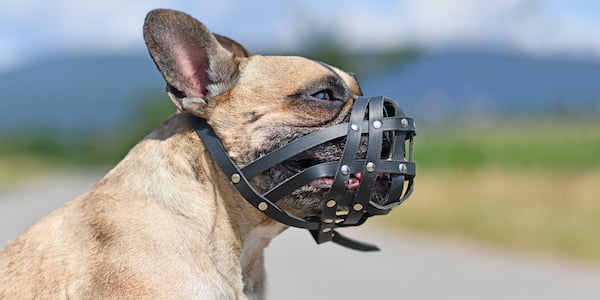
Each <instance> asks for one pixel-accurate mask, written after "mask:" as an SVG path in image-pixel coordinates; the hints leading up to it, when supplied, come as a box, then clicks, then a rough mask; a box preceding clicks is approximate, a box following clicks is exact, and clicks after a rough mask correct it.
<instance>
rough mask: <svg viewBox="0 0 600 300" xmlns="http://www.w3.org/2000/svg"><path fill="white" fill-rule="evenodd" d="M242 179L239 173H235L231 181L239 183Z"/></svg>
mask: <svg viewBox="0 0 600 300" xmlns="http://www.w3.org/2000/svg"><path fill="white" fill-rule="evenodd" d="M241 179H242V177H241V176H240V174H238V173H234V174H233V175H231V182H233V183H238V182H240V180H241Z"/></svg>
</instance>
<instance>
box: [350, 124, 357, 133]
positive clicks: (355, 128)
mask: <svg viewBox="0 0 600 300" xmlns="http://www.w3.org/2000/svg"><path fill="white" fill-rule="evenodd" d="M350 129H352V130H353V131H358V129H359V128H358V125H356V124H350Z"/></svg>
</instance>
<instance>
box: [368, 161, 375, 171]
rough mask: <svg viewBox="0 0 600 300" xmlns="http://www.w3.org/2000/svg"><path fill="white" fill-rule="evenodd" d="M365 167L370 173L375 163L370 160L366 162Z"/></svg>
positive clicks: (373, 169)
mask: <svg viewBox="0 0 600 300" xmlns="http://www.w3.org/2000/svg"><path fill="white" fill-rule="evenodd" d="M366 169H367V172H369V173H372V172H373V171H375V163H374V162H372V161H370V162H368V163H367V166H366Z"/></svg>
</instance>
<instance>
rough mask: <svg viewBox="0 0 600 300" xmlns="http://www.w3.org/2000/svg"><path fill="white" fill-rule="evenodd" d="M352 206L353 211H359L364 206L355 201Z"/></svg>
mask: <svg viewBox="0 0 600 300" xmlns="http://www.w3.org/2000/svg"><path fill="white" fill-rule="evenodd" d="M352 208H354V210H355V211H361V210H362V209H363V208H364V207H363V206H362V204H360V203H356V204H354V206H352Z"/></svg>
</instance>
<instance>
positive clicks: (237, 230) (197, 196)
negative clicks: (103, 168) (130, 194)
mask: <svg viewBox="0 0 600 300" xmlns="http://www.w3.org/2000/svg"><path fill="white" fill-rule="evenodd" d="M132 164H134V165H135V166H136V168H131V167H130V166H131V165H132ZM131 170H136V173H132V171H131ZM115 177H118V178H120V179H121V180H122V181H123V182H124V184H126V185H127V186H128V188H130V189H133V190H135V192H136V193H137V194H143V196H142V197H141V198H143V199H149V201H153V202H154V203H155V204H157V205H159V206H161V207H163V208H164V209H165V211H168V212H170V218H171V219H173V222H172V223H173V224H174V226H180V228H179V229H178V231H181V232H184V235H185V239H187V240H190V241H189V242H188V243H189V244H190V247H195V248H201V249H202V250H201V251H202V252H204V253H203V255H208V257H211V259H212V260H213V263H214V264H215V266H216V267H217V268H223V269H225V270H220V271H223V272H224V273H223V275H225V274H228V275H231V276H232V277H238V280H239V279H242V280H243V290H244V292H245V293H246V294H247V295H253V294H255V295H257V296H258V297H259V298H260V297H261V296H262V293H263V282H264V276H265V275H264V265H263V249H264V248H265V247H266V246H267V245H268V244H269V242H270V241H271V239H272V238H273V237H275V236H276V235H277V234H279V233H280V232H282V231H283V230H284V229H285V228H286V226H285V225H283V224H280V223H277V222H275V221H273V220H272V219H270V218H268V217H267V216H265V215H264V214H263V213H261V212H260V211H258V210H257V209H256V208H254V207H252V206H251V205H250V204H249V203H247V201H245V200H244V199H243V198H242V196H241V195H239V193H238V192H237V190H235V188H234V187H233V186H231V183H230V182H229V181H228V180H227V178H226V177H225V175H224V174H223V173H222V171H221V169H220V168H219V167H218V165H217V164H216V163H215V162H214V161H213V159H212V157H211V156H210V154H209V153H208V152H207V151H206V149H205V147H204V145H203V144H202V142H201V141H200V139H199V137H198V136H197V135H196V133H195V131H194V130H193V129H192V128H191V126H190V125H189V123H188V118H187V117H186V116H185V115H183V114H176V115H175V116H173V117H171V118H170V119H169V120H167V121H166V122H164V123H163V124H161V125H160V126H159V128H158V129H157V130H155V131H154V132H153V133H152V134H150V135H148V136H147V137H146V138H145V139H144V140H143V141H142V142H140V143H139V144H138V145H136V146H135V147H134V148H133V149H132V150H131V151H130V153H129V154H128V155H127V157H126V158H125V159H123V161H122V162H121V163H120V164H119V165H118V166H116V167H115V168H114V169H113V170H112V171H111V172H110V173H109V174H108V175H107V177H106V179H105V180H109V179H110V178H115ZM166 184H169V185H170V186H165V185H166ZM224 258H225V259H224ZM239 277H241V278H239ZM229 280H233V281H237V280H236V279H235V278H229ZM239 283H240V284H241V282H239ZM236 288H242V287H236ZM250 298H251V299H252V297H250Z"/></svg>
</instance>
